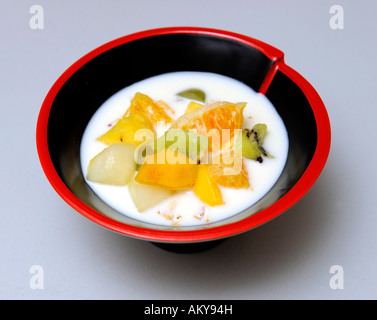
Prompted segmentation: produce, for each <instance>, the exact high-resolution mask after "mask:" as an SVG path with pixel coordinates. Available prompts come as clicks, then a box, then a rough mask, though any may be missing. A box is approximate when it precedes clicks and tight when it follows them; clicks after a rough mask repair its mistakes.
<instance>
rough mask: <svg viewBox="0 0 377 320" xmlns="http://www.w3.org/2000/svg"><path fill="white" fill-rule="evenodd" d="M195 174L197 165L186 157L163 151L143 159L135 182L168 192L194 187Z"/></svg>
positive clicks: (166, 150) (167, 150) (168, 150)
mask: <svg viewBox="0 0 377 320" xmlns="http://www.w3.org/2000/svg"><path fill="white" fill-rule="evenodd" d="M196 173H197V164H192V160H191V161H190V160H189V158H188V157H187V156H186V155H184V154H182V153H179V152H174V151H172V150H170V149H163V150H160V151H159V152H157V153H155V154H152V155H148V156H147V157H146V158H145V162H144V163H143V164H142V166H141V167H140V169H139V172H138V173H137V175H136V176H135V180H136V181H137V182H139V183H142V184H147V185H152V186H159V187H162V188H166V189H170V190H179V189H188V188H192V187H193V186H194V183H195V179H196Z"/></svg>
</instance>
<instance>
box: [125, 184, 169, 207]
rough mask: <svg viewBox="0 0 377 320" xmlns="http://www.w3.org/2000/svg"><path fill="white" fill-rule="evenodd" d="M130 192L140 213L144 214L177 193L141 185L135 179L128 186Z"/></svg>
mask: <svg viewBox="0 0 377 320" xmlns="http://www.w3.org/2000/svg"><path fill="white" fill-rule="evenodd" d="M128 191H129V192H130V195H131V198H132V200H133V201H134V204H135V206H136V208H137V210H138V211H139V212H143V211H145V210H147V209H149V208H151V207H153V206H155V205H156V204H158V203H160V202H161V201H164V200H166V199H168V198H169V197H171V196H172V195H173V194H174V193H175V191H174V190H168V189H164V188H160V187H157V186H150V185H146V184H141V183H139V182H137V181H135V180H134V179H132V180H131V181H130V183H129V184H128Z"/></svg>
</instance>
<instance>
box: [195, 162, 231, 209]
mask: <svg viewBox="0 0 377 320" xmlns="http://www.w3.org/2000/svg"><path fill="white" fill-rule="evenodd" d="M198 167H199V168H198V174H197V177H196V181H195V185H194V193H195V194H196V195H197V196H198V197H199V199H200V200H202V201H203V202H204V203H206V204H208V205H210V206H211V207H214V206H218V205H221V204H223V203H224V202H223V198H222V195H221V190H220V188H219V187H218V185H217V184H216V183H215V182H214V181H213V180H212V179H211V175H210V172H209V170H208V168H209V167H208V165H207V164H200V165H198Z"/></svg>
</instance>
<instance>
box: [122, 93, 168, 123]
mask: <svg viewBox="0 0 377 320" xmlns="http://www.w3.org/2000/svg"><path fill="white" fill-rule="evenodd" d="M164 109H165V108H164V107H163V106H161V103H160V104H157V103H156V102H154V101H153V99H152V98H150V97H149V96H147V95H146V94H143V93H140V92H137V93H136V94H135V96H134V98H133V99H132V100H131V105H130V107H129V108H128V109H127V111H126V113H125V116H129V115H130V114H133V113H135V112H138V111H144V112H145V113H146V115H147V117H148V119H149V120H150V121H151V122H152V124H153V125H156V124H157V123H158V122H160V121H164V122H166V123H170V122H172V118H171V117H170V116H169V115H168V114H167V113H166V111H165V110H164Z"/></svg>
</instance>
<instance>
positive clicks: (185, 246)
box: [151, 239, 225, 253]
mask: <svg viewBox="0 0 377 320" xmlns="http://www.w3.org/2000/svg"><path fill="white" fill-rule="evenodd" d="M224 240H225V239H219V240H212V241H205V242H198V243H162V242H151V243H152V244H153V245H155V246H156V247H159V248H160V249H163V250H166V251H170V252H174V253H197V252H202V251H205V250H209V249H212V248H214V247H216V246H218V245H219V244H220V243H222V242H223V241H224Z"/></svg>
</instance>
